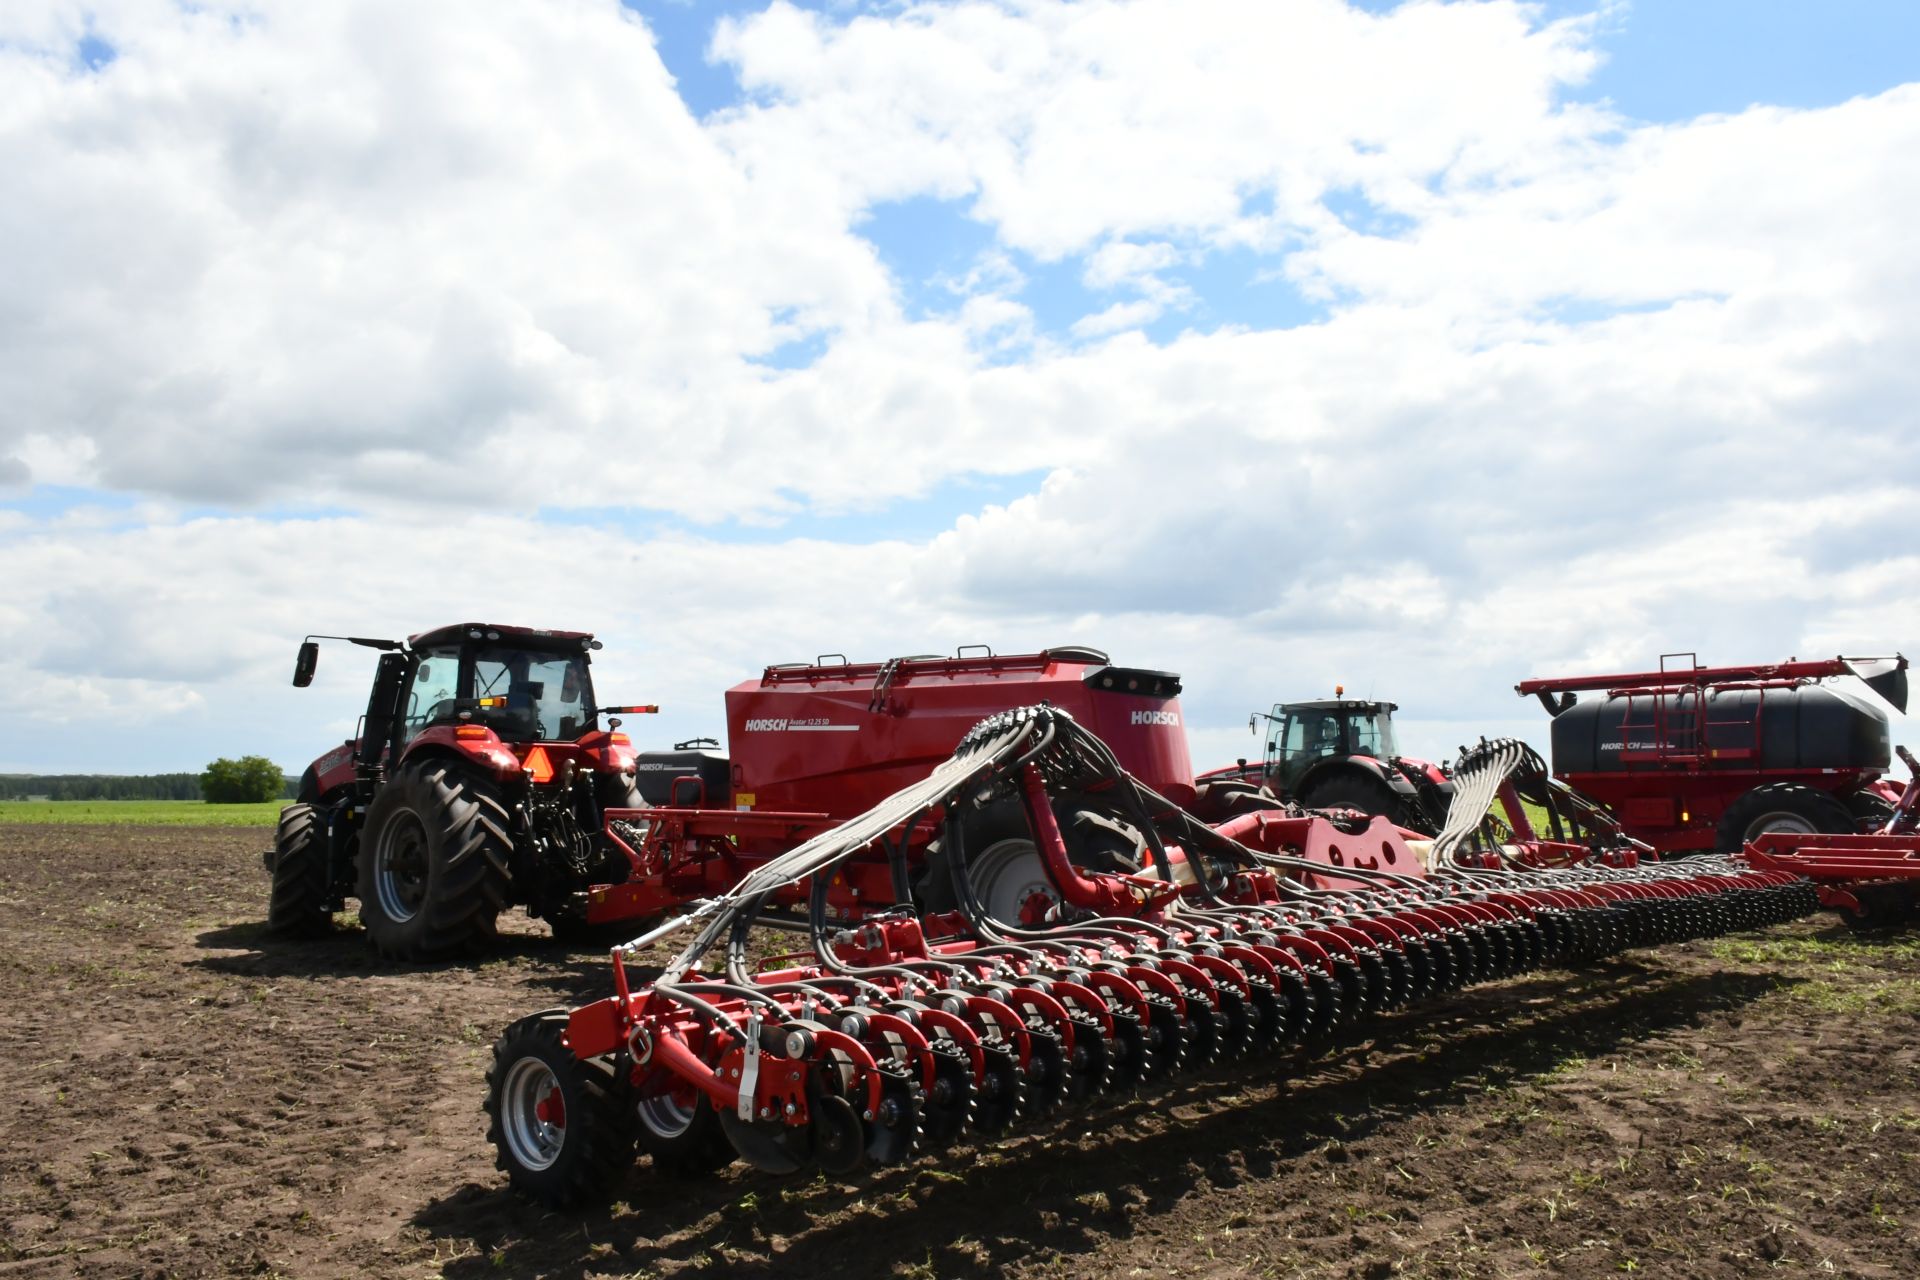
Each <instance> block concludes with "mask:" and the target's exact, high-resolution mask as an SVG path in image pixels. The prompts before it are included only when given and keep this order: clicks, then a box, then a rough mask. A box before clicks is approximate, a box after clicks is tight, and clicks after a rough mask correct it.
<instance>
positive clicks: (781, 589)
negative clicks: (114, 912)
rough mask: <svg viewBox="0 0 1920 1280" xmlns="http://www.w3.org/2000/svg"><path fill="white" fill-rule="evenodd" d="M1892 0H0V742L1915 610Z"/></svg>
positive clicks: (1522, 663) (1805, 635)
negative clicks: (561, 681) (1018, 667)
mask: <svg viewBox="0 0 1920 1280" xmlns="http://www.w3.org/2000/svg"><path fill="white" fill-rule="evenodd" d="M1916 82H1920V6H1916V5H1914V4H1912V3H1910V2H1909V0H1885V2H1875V0H1835V2H1834V3H1831V4H1826V5H1810V4H1806V3H1803V2H1802V0H1684V2H1683V0H1637V2H1636V3H1632V4H1628V3H1622V2H1619V0H1577V2H1571V3H1561V2H1558V0H1555V2H1550V3H1540V4H1521V3H1513V2H1511V0H1487V2H1484V3H1438V2H1423V0H1411V2H1409V3H1404V4H1392V3H1341V2H1340V0H1132V2H1127V3H1119V2H1107V0H1084V2H1082V3H1058V2H1056V0H1001V2H997V3H989V2H987V0H969V2H959V3H877V4H872V5H857V4H852V3H838V2H831V0H830V2H827V3H822V4H817V5H812V6H807V5H800V4H795V3H789V2H787V0H779V2H776V3H773V4H771V5H767V4H764V3H731V2H730V3H670V2H668V0H633V2H632V3H630V4H628V5H626V6H625V7H623V6H621V5H619V4H617V3H615V0H478V2H476V0H465V2H463V3H459V4H455V3H450V2H449V3H441V2H439V0H409V2H408V3H406V4H404V5H395V4H391V3H385V2H383V0H367V2H364V3H354V2H349V0H338V2H332V3H326V4H311V3H291V2H289V3H281V2H279V0H248V2H246V3H230V2H228V0H203V2H202V3H197V4H194V5H191V6H189V5H185V4H181V3H177V2H174V0H90V2H89V3H85V4H80V3H65V2H63V0H13V2H12V3H10V4H8V5H6V6H5V7H4V9H0V174H4V175H5V178H4V180H0V636H4V638H5V640H6V643H5V645H4V646H3V647H0V698H4V702H3V703H0V770H7V771H28V770H30V771H61V770H107V771H125V772H141V771H148V770H160V769H177V768H191V769H197V768H198V767H200V765H202V764H203V763H204V762H205V761H206V760H208V759H209V758H211V757H212V756H214V755H219V754H227V755H233V754H240V753H244V752H261V753H264V754H268V755H271V756H273V757H274V758H275V759H277V760H279V761H280V762H281V763H282V764H284V765H287V766H289V767H290V768H296V769H297V768H299V767H300V766H301V765H303V764H304V762H305V761H306V760H307V759H310V758H311V757H312V756H313V755H315V754H317V752H318V751H319V750H320V749H321V748H323V747H324V746H326V745H327V744H328V743H329V741H334V740H338V738H339V737H340V736H342V735H343V734H344V733H345V732H347V731H348V730H349V729H350V728H351V726H352V723H353V719H354V716H355V715H356V713H357V711H358V710H359V709H360V706H361V705H362V704H363V702H364V689H365V684H366V679H367V676H368V674H369V672H370V671H371V666H372V663H371V655H370V654H368V653H366V652H365V651H364V650H347V649H339V650H335V651H332V652H329V653H328V654H327V655H326V656H325V658H324V660H323V664H322V678H321V680H320V681H319V682H318V683H317V684H316V686H315V687H314V688H312V689H309V690H305V691H295V690H293V689H291V688H289V687H288V684H287V677H288V673H289V670H290V668H291V663H292V657H293V652H294V648H295V646H296V644H297V643H298V641H299V639H300V637H301V636H302V635H304V634H305V633H307V632H310V631H314V632H352V633H357V634H375V635H394V634H405V633H407V632H410V631H416V630H421V629H424V628H426V627H429V626H433V625H437V624H440V623H443V622H447V621H453V620H456V619H466V618H479V619H484V620H488V621H500V622H523V623H529V624H533V625H546V626H554V627H569V628H580V629H588V630H593V631H595V632H596V633H598V634H599V635H600V636H601V637H602V638H603V639H604V640H605V642H606V645H607V648H606V651H605V653H604V654H603V655H602V661H601V663H600V666H599V668H598V670H599V678H600V684H601V691H602V695H603V697H605V698H609V699H613V698H618V699H620V700H623V701H626V700H647V701H658V702H660V703H662V704H664V705H665V712H664V714H663V715H662V716H661V717H660V719H659V720H658V721H657V722H656V723H654V724H652V725H649V726H648V727H647V730H646V732H647V733H648V734H649V735H652V736H657V737H658V738H661V739H666V738H671V737H684V736H691V735H692V734H695V733H700V732H716V731H718V730H719V729H720V727H721V710H720V708H721V702H720V692H721V690H722V689H724V688H725V687H726V686H727V685H728V684H730V683H733V682H735V681H736V680H739V679H741V678H743V677H746V676H748V675H751V674H753V673H755V672H757V671H758V670H759V668H760V667H762V666H763V665H765V664H766V663H769V662H775V661H788V660H794V659H800V658H808V657H811V656H812V655H814V654H816V653H821V652H827V651H836V652H845V653H849V654H852V655H854V656H856V657H860V658H878V657H885V656H889V655H892V654H896V653H921V652H932V651H948V650H951V649H952V648H953V647H954V646H956V645H959V644H964V643H976V642H980V643H988V644H991V645H993V646H994V647H995V648H997V649H1000V650H1002V651H1007V650H1017V649H1021V648H1024V647H1034V646H1040V645H1045V644H1048V643H1064V642H1081V643H1092V644H1097V645H1100V646H1102V647H1105V648H1107V649H1109V650H1110V651H1111V652H1112V653H1113V654H1114V655H1115V657H1116V659H1117V660H1120V661H1124V662H1126V663H1128V664H1133V665H1150V666H1158V667H1166V668H1172V669H1176V670H1179V671H1181V672H1183V673H1184V674H1185V675H1186V677H1187V685H1188V695H1187V697H1186V699H1185V702H1186V706H1187V709H1188V716H1189V723H1190V726H1191V728H1192V731H1193V737H1194V742H1195V749H1196V755H1197V756H1198V757H1200V758H1201V759H1202V762H1203V763H1212V762H1219V761H1224V760H1226V759H1230V758H1231V757H1232V756H1234V755H1236V754H1243V753H1245V752H1246V751H1247V750H1248V749H1249V747H1250V746H1251V745H1252V739H1250V738H1249V737H1248V735H1247V731H1246V727H1245V725H1246V715H1247V712H1248V711H1249V710H1250V709H1251V708H1252V707H1254V706H1256V705H1261V704H1268V703H1271V702H1273V701H1274V700H1276V699H1279V698H1284V697H1300V696H1314V695H1321V694H1324V693H1326V692H1329V691H1330V689H1331V686H1332V685H1333V684H1334V683H1335V682H1336V681H1338V682H1343V683H1344V684H1345V685H1346V686H1347V688H1348V689H1349V690H1350V691H1358V692H1372V693H1373V694H1375V695H1377V696H1383V697H1386V696H1390V697H1393V698H1395V699H1397V700H1398V701H1399V702H1400V703H1401V704H1402V706H1403V708H1404V710H1403V727H1402V735H1403V746H1406V747H1410V748H1415V749H1420V750H1423V751H1425V752H1429V753H1449V752H1450V750H1451V748H1452V747H1453V746H1454V745H1455V744H1457V743H1458V742H1459V741H1461V740H1462V738H1463V737H1466V736H1468V735H1470V734H1474V733H1478V732H1481V731H1487V732H1496V731H1498V732H1524V733H1527V734H1529V735H1530V736H1532V737H1533V738H1535V740H1540V739H1541V738H1542V737H1543V736H1544V735H1543V734H1542V727H1543V722H1544V715H1543V713H1541V712H1540V710H1539V709H1538V707H1537V706H1535V705H1533V704H1531V703H1522V702H1521V701H1520V700H1519V699H1517V698H1516V697H1515V696H1514V695H1513V693H1512V691H1511V686H1512V684H1513V683H1514V681H1516V680H1518V679H1520V678H1522V677H1524V676H1527V675H1530V674H1542V673H1549V672H1555V671H1574V670H1583V669H1615V668H1620V667H1625V668H1636V667H1640V666H1643V665H1650V664H1651V663H1653V662H1654V661H1656V660H1657V656H1658V655H1659V654H1660V653H1662V652H1663V651H1668V650H1697V651H1698V652H1699V653H1700V654H1701V655H1702V656H1703V658H1708V659H1712V660H1718V661H1723V662H1724V661H1736V660H1761V659H1770V658H1782V657H1786V656H1787V655H1789V654H1801V655H1807V654H1832V653H1835V652H1839V651H1843V650H1844V651H1847V652H1885V651H1887V650H1889V649H1893V648H1901V647H1905V648H1912V647H1913V646H1914V645H1915V644H1916V643H1920V641H1916V637H1915V634H1914V632H1915V622H1916V619H1920V608H1917V606H1916V603H1915V602H1916V600H1917V599H1920V519H1917V515H1916V513H1920V501H1916V498H1920V481H1917V480H1916V478H1915V475H1916V469H1915V463H1916V446H1917V445H1920V408H1916V406H1920V235H1916V233H1915V231H1914V217H1915V214H1914V210H1915V209H1916V208H1920V83H1916Z"/></svg>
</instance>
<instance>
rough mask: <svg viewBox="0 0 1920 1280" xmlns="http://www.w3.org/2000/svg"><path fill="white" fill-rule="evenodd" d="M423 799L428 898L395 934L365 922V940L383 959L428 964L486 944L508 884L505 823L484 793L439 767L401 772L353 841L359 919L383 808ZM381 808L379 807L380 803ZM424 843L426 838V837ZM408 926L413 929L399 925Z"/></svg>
mask: <svg viewBox="0 0 1920 1280" xmlns="http://www.w3.org/2000/svg"><path fill="white" fill-rule="evenodd" d="M410 793H413V794H415V795H416V796H417V797H418V798H419V799H422V800H424V803H422V804H421V805H420V807H421V808H422V809H424V810H425V812H423V813H422V814H421V817H422V819H423V821H424V822H425V824H426V827H427V830H428V831H429V832H430V833H434V832H437V833H438V837H439V839H438V844H437V846H436V852H435V855H434V860H435V861H436V862H437V863H438V865H437V866H436V867H435V868H434V870H433V873H432V874H431V875H430V877H429V882H428V883H429V888H430V892H429V896H428V898H427V900H426V901H424V902H422V903H421V904H420V911H419V913H418V915H416V916H415V917H414V919H413V920H409V921H406V922H404V924H403V925H402V927H400V928H398V929H389V928H384V927H375V926H374V924H372V923H369V927H368V930H367V932H368V936H369V937H370V938H371V939H372V941H373V944H374V946H375V948H376V949H377V950H378V951H379V952H380V953H381V954H382V955H383V956H386V957H387V958H388V959H393V960H408V961H411V960H432V959H439V958H443V957H446V956H450V955H455V954H458V953H460V952H462V951H466V950H469V949H471V948H472V947H474V946H476V945H479V944H483V943H485V942H488V941H490V940H491V939H492V938H493V936H494V922H495V920H496V919H497V918H498V916H499V915H500V913H501V912H502V911H504V910H506V908H507V906H508V905H509V891H510V888H511V885H512V875H513V873H512V856H513V835H512V818H511V817H510V816H509V814H508V812H507V807H506V805H505V804H504V803H503V802H502V801H501V800H500V797H499V796H498V794H496V793H495V791H494V789H493V787H492V786H490V785H489V784H487V783H486V782H484V781H482V780H480V779H478V778H475V777H473V776H472V775H470V774H467V773H466V772H464V771H463V770H460V769H457V768H455V767H453V766H452V765H450V764H448V763H447V762H446V761H443V760H430V761H427V762H425V763H424V764H417V765H407V766H403V767H402V768H401V770H400V771H399V773H398V774H397V775H396V776H395V777H394V779H393V780H392V781H391V782H389V783H388V784H387V786H386V789H385V790H383V791H382V792H381V794H380V796H379V797H377V798H376V799H375V801H374V809H375V810H378V812H374V811H370V812H369V813H368V818H367V830H366V833H365V835H364V836H363V838H362V840H361V860H362V863H363V866H362V868H361V894H360V901H361V916H362V919H363V920H365V919H367V915H368V911H369V905H368V894H367V888H368V885H369V884H370V883H371V880H372V875H373V859H374V858H375V856H376V851H377V849H378V842H379V826H380V823H381V822H382V821H384V819H385V816H386V812H387V807H391V806H398V805H400V804H404V803H407V800H408V796H409V794H410ZM383 801H385V802H387V803H386V806H383V804H382V802H383ZM429 838H430V840H431V838H432V837H431V835H430V837H429ZM407 925H412V926H415V927H413V928H407V927H405V926H407Z"/></svg>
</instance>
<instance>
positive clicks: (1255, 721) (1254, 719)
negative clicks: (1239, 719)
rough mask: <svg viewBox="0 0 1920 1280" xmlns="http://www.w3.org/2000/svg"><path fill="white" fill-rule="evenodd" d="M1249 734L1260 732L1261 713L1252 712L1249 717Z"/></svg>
mask: <svg viewBox="0 0 1920 1280" xmlns="http://www.w3.org/2000/svg"><path fill="white" fill-rule="evenodd" d="M1247 732H1248V733H1259V732H1260V713H1259V712H1258V711H1255V712H1252V713H1251V714H1249V715H1248V716H1247Z"/></svg>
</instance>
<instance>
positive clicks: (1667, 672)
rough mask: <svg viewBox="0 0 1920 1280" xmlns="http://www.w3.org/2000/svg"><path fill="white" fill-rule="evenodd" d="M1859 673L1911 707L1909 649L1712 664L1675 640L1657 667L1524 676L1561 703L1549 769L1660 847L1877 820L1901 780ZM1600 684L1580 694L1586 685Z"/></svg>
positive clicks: (1701, 846)
mask: <svg viewBox="0 0 1920 1280" xmlns="http://www.w3.org/2000/svg"><path fill="white" fill-rule="evenodd" d="M1842 676H1855V677H1858V678H1859V680H1860V682H1861V683H1862V684H1864V685H1865V686H1866V689H1867V690H1870V691H1871V692H1872V694H1873V695H1874V696H1875V697H1876V698H1878V699H1880V700H1883V701H1884V702H1886V703H1888V704H1890V705H1892V706H1894V707H1896V708H1898V709H1899V710H1901V711H1905V710H1906V704H1907V660H1906V659H1905V658H1904V657H1901V656H1899V655H1897V654H1896V655H1894V656H1893V657H1891V658H1827V659H1822V660H1818V661H1808V662H1800V661H1788V662H1780V663H1771V664H1762V665H1752V666H1736V667H1703V666H1701V665H1699V662H1698V660H1697V659H1696V657H1695V656H1694V655H1693V654H1690V653H1686V654H1667V655H1664V656H1663V657H1662V658H1661V661H1660V670H1658V671H1643V672H1635V673H1631V674H1622V675H1596V676H1575V677H1570V678H1555V679H1542V680H1525V681H1522V682H1521V683H1520V684H1518V685H1516V686H1515V690H1516V691H1517V692H1519V693H1521V694H1523V695H1525V694H1533V695H1535V696H1536V697H1538V698H1539V699H1540V702H1541V704H1542V705H1543V706H1545V707H1546V709H1547V711H1548V713H1549V714H1550V715H1552V716H1553V771H1554V776H1555V777H1557V778H1559V779H1560V780H1561V781H1563V782H1565V783H1567V784H1568V785H1570V786H1572V787H1573V788H1575V789H1576V790H1578V791H1580V792H1581V793H1583V794H1585V795H1587V796H1589V797H1591V798H1593V799H1594V800H1597V801H1599V802H1600V803H1602V804H1604V805H1606V806H1607V807H1608V808H1609V809H1610V810H1612V812H1613V813H1614V814H1615V816H1617V817H1618V818H1619V819H1620V821H1621V823H1622V825H1623V826H1624V827H1625V829H1626V831H1627V834H1629V835H1631V836H1633V837H1634V838H1636V839H1638V840H1641V841H1644V842H1646V843H1647V844H1650V845H1652V846H1653V847H1654V848H1656V849H1658V850H1660V851H1661V852H1663V853H1675V852H1678V853H1684V852H1697V851H1702V850H1709V849H1713V850H1718V851H1720V852H1723V853H1731V852H1734V851H1736V850H1739V849H1741V848H1742V847H1743V846H1745V845H1746V844H1747V843H1748V842H1750V841H1752V840H1755V839H1756V838H1758V837H1759V836H1761V835H1763V834H1766V833H1768V832H1782V833H1789V834H1800V835H1813V834H1817V833H1828V834H1844V833H1853V832H1870V831H1875V830H1878V829H1879V828H1881V827H1882V826H1884V825H1885V824H1886V822H1887V820H1888V818H1889V817H1890V816H1891V815H1892V813H1893V809H1894V804H1895V803H1896V802H1897V801H1898V799H1899V796H1900V789H1899V788H1898V787H1896V786H1894V785H1893V784H1891V783H1890V782H1887V781H1886V780H1885V779H1884V775H1885V773H1886V771H1887V768H1888V766H1889V765H1890V764H1891V762H1892V753H1891V749H1890V741H1889V736H1888V729H1887V717H1886V713H1885V712H1883V711H1882V710H1881V709H1880V708H1879V707H1878V706H1877V705H1875V703H1874V702H1873V701H1871V700H1869V699H1868V698H1867V697H1866V696H1864V695H1863V694H1862V693H1861V692H1857V691H1856V690H1854V689H1849V688H1847V687H1844V686H1837V685H1831V684H1824V683H1822V681H1824V680H1828V679H1831V678H1835V677H1842ZM1584 692H1598V693H1601V694H1603V695H1604V696H1603V697H1601V698H1598V699H1595V700H1593V701H1588V702H1582V701H1580V700H1579V694H1580V693H1584Z"/></svg>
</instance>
